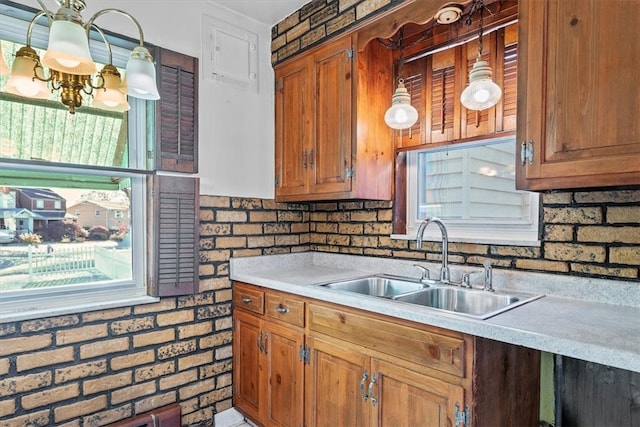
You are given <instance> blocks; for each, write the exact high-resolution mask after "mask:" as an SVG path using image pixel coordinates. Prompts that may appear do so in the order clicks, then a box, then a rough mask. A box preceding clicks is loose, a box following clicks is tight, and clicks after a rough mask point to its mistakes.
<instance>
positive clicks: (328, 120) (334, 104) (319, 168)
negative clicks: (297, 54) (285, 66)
mask: <svg viewBox="0 0 640 427" xmlns="http://www.w3.org/2000/svg"><path fill="white" fill-rule="evenodd" d="M352 68H353V49H352V47H351V38H350V37H347V38H344V39H341V40H338V41H337V42H335V43H330V44H329V45H328V46H327V47H325V48H323V49H321V50H319V51H318V52H316V53H315V54H314V55H313V78H314V83H313V87H314V93H313V110H314V121H313V128H314V130H313V140H312V144H311V148H310V150H311V151H310V152H309V167H310V174H311V175H310V187H309V191H310V192H311V193H312V194H318V193H335V192H348V191H351V177H350V176H348V173H347V171H348V170H350V169H351V167H352V166H351V162H352V141H353V138H352V136H353V130H352V126H351V122H352V117H351V114H352V104H351V103H352V87H353V84H352V74H353V72H352ZM287 123H288V122H287Z"/></svg>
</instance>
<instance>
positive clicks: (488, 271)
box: [482, 260, 493, 292]
mask: <svg viewBox="0 0 640 427" xmlns="http://www.w3.org/2000/svg"><path fill="white" fill-rule="evenodd" d="M482 266H483V267H484V288H483V290H485V291H488V292H493V268H492V267H491V263H490V262H489V261H488V260H486V261H485V262H483V263H482Z"/></svg>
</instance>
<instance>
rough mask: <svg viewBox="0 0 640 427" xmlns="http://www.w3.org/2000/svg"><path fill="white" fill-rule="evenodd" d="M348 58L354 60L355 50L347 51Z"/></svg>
mask: <svg viewBox="0 0 640 427" xmlns="http://www.w3.org/2000/svg"><path fill="white" fill-rule="evenodd" d="M347 58H348V59H353V48H352V47H350V48H349V49H347Z"/></svg>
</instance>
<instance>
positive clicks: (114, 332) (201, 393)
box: [0, 196, 309, 427]
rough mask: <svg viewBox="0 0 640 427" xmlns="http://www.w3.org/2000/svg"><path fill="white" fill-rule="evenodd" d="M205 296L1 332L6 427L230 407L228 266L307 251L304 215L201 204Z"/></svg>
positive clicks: (216, 200)
mask: <svg viewBox="0 0 640 427" xmlns="http://www.w3.org/2000/svg"><path fill="white" fill-rule="evenodd" d="M200 218H201V251H200V259H201V263H200V286H199V292H198V293H197V294H196V295H193V296H184V297H173V298H163V299H162V300H161V301H160V302H158V303H155V304H148V305H140V306H135V307H125V308H117V309H110V310H103V311H95V312H88V313H82V314H72V315H66V316H58V317H51V318H44V319H37V320H29V321H23V322H13V323H5V324H0V426H3V427H4V426H12V427H13V426H15V427H23V426H26V425H30V426H49V425H61V426H100V425H105V424H108V423H111V422H114V421H117V420H119V419H122V418H125V417H129V416H131V415H134V414H137V413H141V412H145V411H148V410H150V409H153V408H156V407H160V406H163V405H166V404H169V403H172V402H180V404H181V406H182V413H183V418H182V421H183V424H184V425H186V426H210V425H213V414H215V413H217V412H219V411H222V410H224V409H227V408H229V407H231V393H232V391H231V380H232V375H231V372H232V365H231V362H232V353H231V349H232V346H231V339H232V321H231V283H230V281H229V258H230V257H231V256H247V255H261V254H272V253H286V252H294V251H306V250H308V249H309V244H308V239H309V213H308V207H306V206H300V205H294V204H288V205H283V204H276V203H273V202H271V201H262V200H256V199H233V198H229V197H210V196H203V197H202V198H201V210H200Z"/></svg>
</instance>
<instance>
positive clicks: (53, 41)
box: [42, 21, 98, 75]
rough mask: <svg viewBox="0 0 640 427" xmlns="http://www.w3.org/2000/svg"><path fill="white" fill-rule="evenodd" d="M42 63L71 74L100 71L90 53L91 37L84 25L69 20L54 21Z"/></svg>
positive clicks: (87, 73) (86, 73)
mask: <svg viewBox="0 0 640 427" xmlns="http://www.w3.org/2000/svg"><path fill="white" fill-rule="evenodd" d="M42 64H43V65H45V66H46V67H48V68H51V69H52V70H57V71H61V72H63V73H69V74H80V75H89V74H94V73H96V72H98V69H97V68H96V64H95V63H94V62H93V60H92V59H91V53H89V39H88V38H87V33H86V30H85V29H84V27H83V26H82V25H80V24H76V23H74V22H69V21H53V23H52V24H51V30H50V32H49V45H48V48H47V51H46V53H45V54H44V56H43V57H42Z"/></svg>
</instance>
